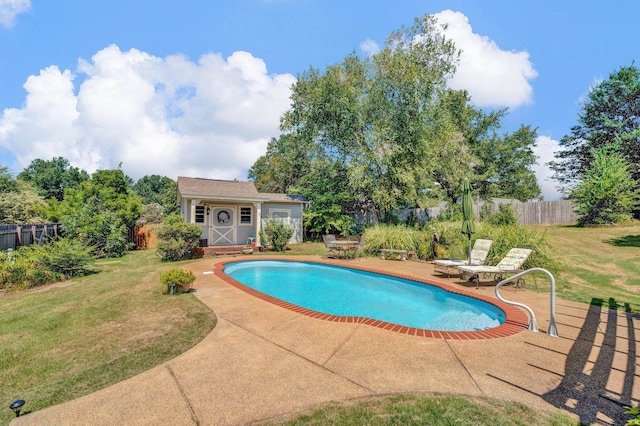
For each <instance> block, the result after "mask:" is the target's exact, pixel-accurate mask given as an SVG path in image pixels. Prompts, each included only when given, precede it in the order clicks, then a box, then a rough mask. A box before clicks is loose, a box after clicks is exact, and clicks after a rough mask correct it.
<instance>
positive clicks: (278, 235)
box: [260, 218, 293, 251]
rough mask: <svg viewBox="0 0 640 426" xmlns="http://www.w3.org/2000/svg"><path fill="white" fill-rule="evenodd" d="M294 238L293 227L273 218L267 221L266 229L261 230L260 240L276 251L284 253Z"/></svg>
mask: <svg viewBox="0 0 640 426" xmlns="http://www.w3.org/2000/svg"><path fill="white" fill-rule="evenodd" d="M292 236H293V227H292V226H289V225H285V224H284V223H282V221H280V220H277V219H272V218H269V219H267V221H266V223H265V225H264V228H263V229H262V230H260V238H261V239H264V242H265V243H266V244H270V245H271V247H272V248H273V250H274V251H283V250H284V249H285V247H286V246H287V243H288V242H289V240H290V239H291V237H292Z"/></svg>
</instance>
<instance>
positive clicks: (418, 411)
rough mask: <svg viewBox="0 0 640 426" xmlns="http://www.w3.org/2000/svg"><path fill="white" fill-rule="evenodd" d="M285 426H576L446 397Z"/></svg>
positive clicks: (361, 404) (308, 417)
mask: <svg viewBox="0 0 640 426" xmlns="http://www.w3.org/2000/svg"><path fill="white" fill-rule="evenodd" d="M267 424H279V425H286V426H298V425H305V426H314V425H318V426H320V425H322V426H324V425H332V426H340V425H344V426H347V425H349V426H351V425H369V426H378V425H380V426H383V425H393V426H400V425H429V426H449V425H460V426H465V425H469V426H511V425H513V426H516V425H521V426H562V425H567V426H569V425H572V426H576V425H579V424H580V423H579V422H578V421H577V420H573V419H571V418H570V417H568V416H566V415H564V414H561V413H551V412H544V411H540V410H534V409H531V408H529V407H527V406H526V405H524V404H520V403H517V402H503V401H498V400H493V399H487V398H474V397H459V396H446V395H433V396H419V395H396V396H391V397H385V398H374V399H370V400H365V401H358V402H356V403H332V404H330V405H327V406H324V407H322V408H318V409H316V410H314V411H312V412H309V413H305V414H301V415H298V416H297V417H295V418H293V419H290V420H287V421H284V422H280V423H267Z"/></svg>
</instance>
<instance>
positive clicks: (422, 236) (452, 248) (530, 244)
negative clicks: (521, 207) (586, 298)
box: [365, 222, 561, 273]
mask: <svg viewBox="0 0 640 426" xmlns="http://www.w3.org/2000/svg"><path fill="white" fill-rule="evenodd" d="M430 224H432V225H433V227H434V228H435V230H436V232H437V234H438V237H439V239H438V241H439V243H438V244H439V245H438V256H439V257H447V258H457V259H464V258H466V257H467V256H468V254H469V253H468V239H467V237H466V235H464V234H463V233H462V232H461V230H462V223H461V222H430ZM427 228H428V227H426V228H425V229H423V230H416V229H412V228H408V227H406V226H396V225H382V224H379V225H376V226H372V227H369V228H367V229H366V230H365V239H366V242H367V243H366V245H365V250H366V252H367V253H369V254H371V255H378V254H379V251H380V249H383V248H387V249H400V250H407V251H413V252H415V253H416V254H417V255H418V257H419V258H421V259H425V258H427V256H429V254H430V251H429V246H430V244H431V239H432V230H431V229H427ZM478 238H482V239H488V240H493V246H492V247H491V251H490V252H489V256H488V257H487V264H489V265H495V264H496V263H498V262H499V261H500V260H502V258H503V257H504V256H505V255H506V254H507V252H509V250H511V249H512V248H514V247H519V248H530V249H533V250H534V253H533V254H532V255H531V257H530V258H529V260H527V262H526V263H525V268H532V267H539V268H544V269H547V270H549V271H550V272H552V273H553V272H555V271H557V270H558V268H559V267H560V266H561V265H560V264H559V263H558V261H557V260H556V256H554V254H553V248H552V247H551V245H550V244H549V242H548V240H547V238H546V237H545V233H540V232H539V228H532V227H525V226H519V225H515V226H494V225H489V224H487V223H476V232H475V234H473V237H472V240H471V245H472V246H473V243H474V242H475V240H476V239H478Z"/></svg>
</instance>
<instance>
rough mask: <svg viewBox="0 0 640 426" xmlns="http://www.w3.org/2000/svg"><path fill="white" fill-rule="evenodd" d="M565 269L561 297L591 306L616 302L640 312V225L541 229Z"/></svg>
mask: <svg viewBox="0 0 640 426" xmlns="http://www.w3.org/2000/svg"><path fill="white" fill-rule="evenodd" d="M541 231H543V232H546V236H547V239H548V240H549V242H550V243H551V246H552V247H553V248H554V252H555V254H556V256H557V257H558V258H559V259H560V260H561V262H562V264H563V266H562V267H561V268H560V271H559V273H558V276H557V277H556V282H557V291H556V292H557V294H558V296H559V297H562V298H565V299H570V300H576V301H579V302H584V303H591V301H592V300H594V299H600V300H605V301H608V300H610V299H613V300H615V301H616V303H617V304H618V305H619V306H625V304H627V305H628V306H629V309H631V310H632V311H634V312H638V311H640V250H638V249H640V225H632V226H615V227H598V228H579V227H575V226H552V227H548V228H541Z"/></svg>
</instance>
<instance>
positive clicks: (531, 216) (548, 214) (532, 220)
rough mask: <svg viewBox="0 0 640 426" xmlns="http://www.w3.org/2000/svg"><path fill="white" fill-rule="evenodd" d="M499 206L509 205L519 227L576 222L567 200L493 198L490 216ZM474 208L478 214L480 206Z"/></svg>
mask: <svg viewBox="0 0 640 426" xmlns="http://www.w3.org/2000/svg"><path fill="white" fill-rule="evenodd" d="M500 204H510V205H511V207H512V208H513V211H514V212H515V213H516V216H518V223H519V224H520V225H572V224H574V223H576V222H577V221H578V215H577V214H576V213H575V211H574V208H575V207H574V205H573V203H572V202H571V201H569V200H560V201H535V202H534V201H530V202H528V203H523V202H520V201H518V200H509V199H504V198H494V199H493V200H492V201H491V214H495V213H497V212H498V211H499V210H500ZM474 207H476V213H478V212H479V211H480V209H481V207H482V205H479V206H474Z"/></svg>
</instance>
